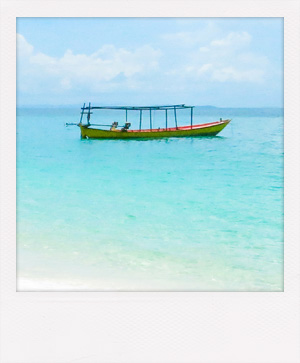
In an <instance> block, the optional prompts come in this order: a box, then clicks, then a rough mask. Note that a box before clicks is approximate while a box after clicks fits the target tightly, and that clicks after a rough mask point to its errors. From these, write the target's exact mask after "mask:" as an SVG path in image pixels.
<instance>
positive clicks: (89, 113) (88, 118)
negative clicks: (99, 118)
mask: <svg viewBox="0 0 300 363" xmlns="http://www.w3.org/2000/svg"><path fill="white" fill-rule="evenodd" d="M90 118H91V102H89V112H88V114H87V122H88V124H90Z"/></svg>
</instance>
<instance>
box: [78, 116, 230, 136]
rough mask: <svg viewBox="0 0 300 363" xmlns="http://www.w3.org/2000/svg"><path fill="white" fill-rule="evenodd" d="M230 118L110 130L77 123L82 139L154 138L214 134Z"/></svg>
mask: <svg viewBox="0 0 300 363" xmlns="http://www.w3.org/2000/svg"><path fill="white" fill-rule="evenodd" d="M230 121H231V120H223V121H218V122H212V123H208V124H202V125H195V126H193V127H192V128H191V127H190V126H183V127H178V128H177V129H176V128H170V129H155V130H141V131H140V130H128V131H110V130H102V129H96V128H91V127H89V126H88V125H82V124H79V125H78V126H79V127H80V130H81V137H82V138H84V139H87V138H89V139H150V138H151V139H154V138H155V139H156V138H165V137H194V136H215V135H217V134H218V133H219V132H220V131H222V130H223V129H224V127H226V126H227V125H228V124H229V122H230Z"/></svg>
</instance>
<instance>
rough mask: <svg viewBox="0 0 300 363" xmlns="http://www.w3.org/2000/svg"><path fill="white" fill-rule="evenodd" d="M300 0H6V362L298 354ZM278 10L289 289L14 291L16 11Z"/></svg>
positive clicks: (269, 358)
mask: <svg viewBox="0 0 300 363" xmlns="http://www.w3.org/2000/svg"><path fill="white" fill-rule="evenodd" d="M299 15H300V2H299V1H294V0H287V1H249V0H243V1H234V0H231V1H227V0H225V1H222V0H212V1H191V0H186V1H184V0H176V1H168V0H161V1H159V2H158V1H147V0H145V1H138V0H128V1H119V0H112V1H108V0H107V1H102V0H101V1H90V0H87V1H82V0H78V1H72V0H61V1H60V0H46V1H38V2H37V1H33V0H15V1H11V0H1V85H0V87H1V105H0V106H1V107H0V113H1V129H0V130H1V144H0V148H1V149H0V150H1V164H0V168H1V170H0V172H1V173H0V175H1V220H0V223H1V224H0V226H1V235H0V237H1V247H0V248H1V250H0V252H1V275H0V278H1V280H0V281H1V340H0V344H1V347H2V348H1V357H0V361H1V363H48V362H49V363H50V362H51V363H62V362H76V363H96V362H97V363H99V362H105V363H108V362H130V363H134V362H138V363H141V362H143V363H144V362H164V363H168V362H170V363H174V362H184V363H185V362H205V363H208V362H211V363H212V362H214V363H221V362H228V363H229V362H230V363H246V362H251V363H255V362H260V363H267V362H268V363H277V362H278V363H279V362H285V363H296V362H299V361H300V349H299V348H300V347H299V341H300V331H299V330H300V329H299V327H300V319H299V316H300V314H299V313H300V311H299V310H300V309H299V305H300V304H299V302H300V299H299V296H300V294H299V292H300V290H299V287H300V283H299V282H300V281H299V276H300V274H299V272H300V268H299V265H300V264H299V261H300V259H299V256H300V255H299V248H300V244H299V240H300V238H299V237H300V233H299V230H300V227H299V220H300V203H299V201H300V198H299V194H300V192H299V185H300V163H299V155H300V122H299V115H300V103H299V99H300V70H299V68H300V67H299V65H300V57H299V55H300V22H299ZM61 16H63V17H283V18H284V99H285V100H284V125H285V128H284V152H285V164H284V188H285V189H284V204H285V217H284V222H285V223H284V224H285V231H284V291H283V292H249V293H248V292H245V293H242V292H184V293H183V292H182V293H180V292H172V293H162V292H17V291H16V207H15V206H16V136H15V135H16V18H17V17H61Z"/></svg>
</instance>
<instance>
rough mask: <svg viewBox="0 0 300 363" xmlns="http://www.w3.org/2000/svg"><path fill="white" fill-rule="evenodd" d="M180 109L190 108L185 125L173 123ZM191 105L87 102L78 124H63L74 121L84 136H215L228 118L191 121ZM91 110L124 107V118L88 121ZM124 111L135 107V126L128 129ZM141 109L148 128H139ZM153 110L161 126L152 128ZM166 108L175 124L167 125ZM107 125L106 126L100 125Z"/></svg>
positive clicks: (128, 137)
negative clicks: (146, 114)
mask: <svg viewBox="0 0 300 363" xmlns="http://www.w3.org/2000/svg"><path fill="white" fill-rule="evenodd" d="M182 109H190V123H189V125H186V126H178V125H177V111H178V110H182ZM193 109H194V106H186V105H184V104H181V105H167V106H141V107H137V106H93V107H92V106H91V104H90V103H89V106H87V107H86V106H85V104H84V105H83V107H82V108H81V117H80V122H79V123H78V124H74V123H69V124H67V125H77V126H79V127H80V130H81V137H82V138H84V139H87V138H91V139H150V138H163V137H194V136H215V135H217V134H218V133H219V132H220V131H222V130H223V129H224V127H226V126H227V125H228V124H229V122H230V121H231V120H222V119H220V121H216V122H210V123H205V124H197V125H194V124H193ZM92 110H125V112H126V119H125V121H126V122H125V124H124V125H123V126H118V122H113V123H112V124H111V125H107V124H91V123H90V117H91V114H92ZM128 111H138V112H139V113H140V123H139V129H137V130H130V126H131V124H130V123H129V122H128ZM143 111H148V112H149V115H150V118H149V121H150V128H148V129H142V116H143ZM153 111H164V112H165V125H164V127H162V128H155V129H154V128H152V113H153ZM168 111H172V113H174V121H175V125H174V126H173V127H169V125H168ZM85 114H86V115H87V122H86V123H85V124H84V123H83V115H85ZM103 127H106V128H107V127H108V129H103Z"/></svg>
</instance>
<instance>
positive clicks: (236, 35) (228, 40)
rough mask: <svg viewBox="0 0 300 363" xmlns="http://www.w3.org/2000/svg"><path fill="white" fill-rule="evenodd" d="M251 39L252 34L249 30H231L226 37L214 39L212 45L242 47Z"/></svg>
mask: <svg viewBox="0 0 300 363" xmlns="http://www.w3.org/2000/svg"><path fill="white" fill-rule="evenodd" d="M251 39H252V37H251V35H250V34H248V33H247V32H230V33H229V34H228V35H227V36H226V37H225V38H221V39H215V40H213V41H212V42H211V43H210V45H211V46H213V47H231V46H238V47H240V46H244V45H247V44H249V43H250V42H251Z"/></svg>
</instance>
